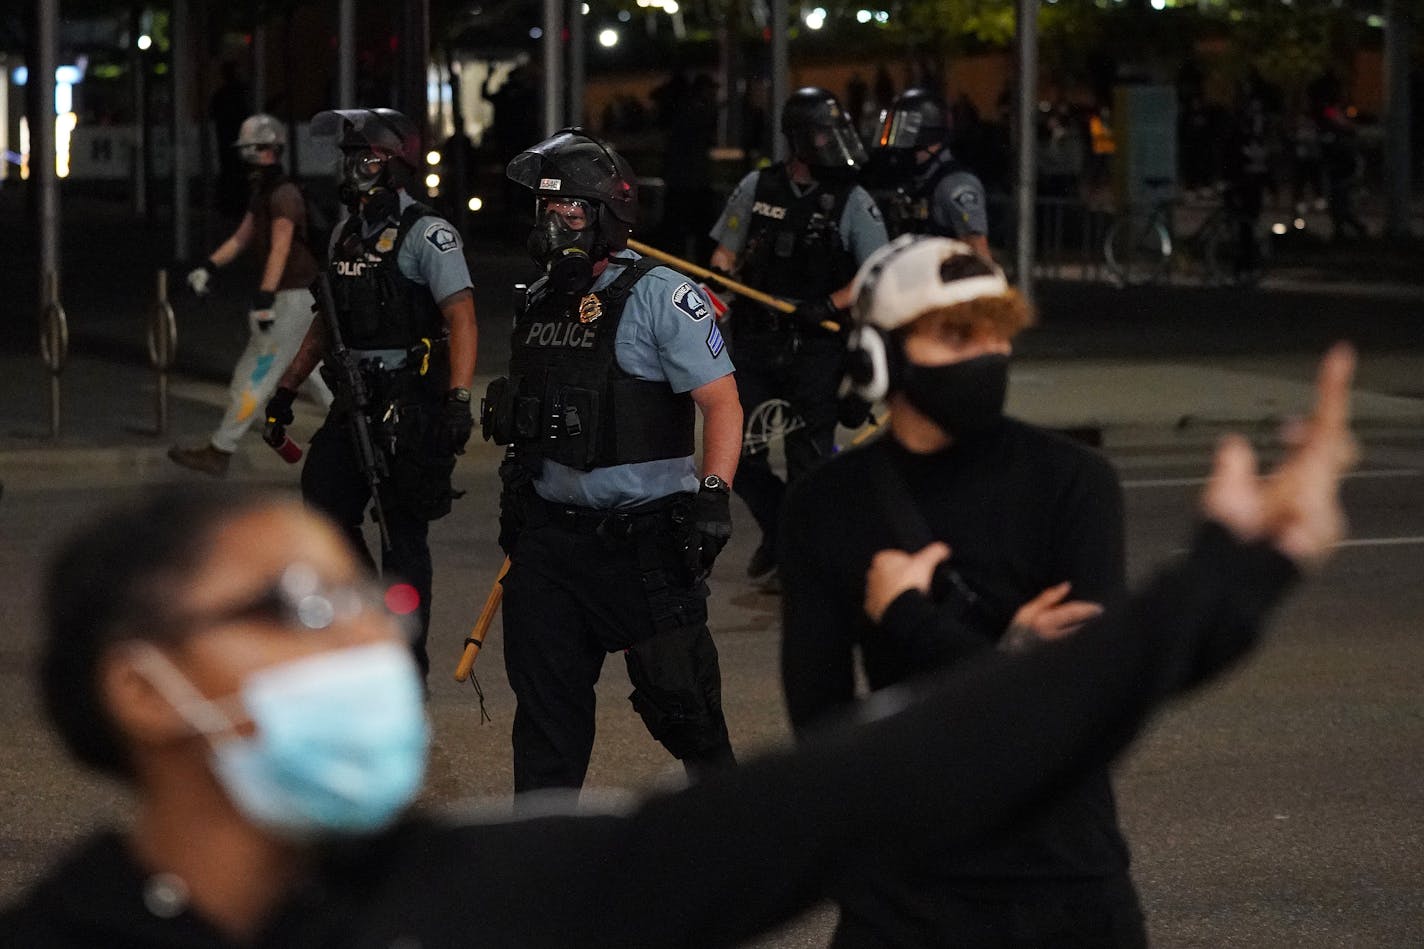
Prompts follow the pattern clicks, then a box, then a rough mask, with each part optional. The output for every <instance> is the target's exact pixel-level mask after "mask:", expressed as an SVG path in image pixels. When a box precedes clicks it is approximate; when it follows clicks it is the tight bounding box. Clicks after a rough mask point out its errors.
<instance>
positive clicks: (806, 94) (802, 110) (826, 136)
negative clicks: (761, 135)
mask: <svg viewBox="0 0 1424 949" xmlns="http://www.w3.org/2000/svg"><path fill="white" fill-rule="evenodd" d="M781 131H782V133H783V134H784V135H785V136H786V139H787V142H788V143H789V145H790V147H791V154H792V155H793V156H794V157H795V158H797V159H799V160H801V161H803V162H805V163H806V164H807V165H808V166H810V168H811V169H812V171H813V173H814V174H816V175H817V177H822V176H824V175H826V174H827V173H840V174H845V173H847V172H849V173H854V172H855V171H857V170H859V169H860V168H861V167H862V166H863V165H864V164H865V159H866V156H865V146H864V145H862V144H861V141H860V136H859V135H857V134H856V132H855V125H854V124H853V123H852V122H851V118H850V116H849V115H847V114H846V111H845V109H843V108H841V104H840V102H839V100H837V99H836V97H835V96H834V95H832V94H831V93H830V92H827V91H826V90H825V89H821V88H818V87H816V86H807V87H805V88H804V89H797V90H796V91H795V92H793V93H792V94H791V98H789V99H787V100H786V104H785V105H783V106H782V107H781Z"/></svg>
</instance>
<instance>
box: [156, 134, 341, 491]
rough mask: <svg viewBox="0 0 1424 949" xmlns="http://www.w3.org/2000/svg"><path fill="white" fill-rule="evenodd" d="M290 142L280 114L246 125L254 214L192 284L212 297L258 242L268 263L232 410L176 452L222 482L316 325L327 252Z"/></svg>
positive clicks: (242, 143) (173, 454) (319, 392)
mask: <svg viewBox="0 0 1424 949" xmlns="http://www.w3.org/2000/svg"><path fill="white" fill-rule="evenodd" d="M286 144H287V130H286V128H285V127H284V126H283V125H282V123H281V122H280V121H278V120H277V119H276V118H274V117H273V116H270V115H264V114H260V113H259V114H257V115H253V116H249V117H248V118H247V119H246V120H245V121H244V122H243V123H242V127H241V128H240V129H239V130H238V135H237V141H235V142H233V147H234V148H236V149H237V150H238V153H239V155H240V156H241V158H242V160H243V162H244V163H246V165H247V168H248V179H249V181H250V182H251V198H250V200H249V201H248V205H247V213H246V214H245V215H244V216H243V218H242V222H241V223H240V224H238V226H237V230H236V231H234V232H233V234H232V236H231V237H229V238H228V239H227V240H226V241H224V242H223V243H222V246H220V247H219V248H218V249H217V250H215V251H213V253H212V256H210V257H209V258H208V259H207V260H204V261H203V262H202V263H201V264H199V265H198V266H197V267H195V268H193V270H191V271H190V272H189V273H188V286H189V287H190V288H191V289H192V291H193V292H194V293H195V294H197V295H198V296H206V295H207V293H208V290H209V284H210V283H211V282H212V277H213V274H214V272H215V271H216V270H217V269H218V268H219V267H225V266H227V265H228V264H229V263H231V262H232V261H233V260H234V259H235V258H236V257H237V256H238V255H239V254H241V253H242V252H243V251H244V250H245V249H246V248H247V247H248V246H249V245H252V244H255V246H256V247H257V250H258V252H259V253H260V254H262V255H263V257H264V258H265V263H264V265H263V269H262V282H261V284H260V285H259V289H258V291H257V293H256V294H255V295H254V296H253V298H252V306H251V309H249V311H248V314H247V322H248V337H247V348H246V349H245V350H243V352H242V356H241V357H239V359H238V361H237V365H236V366H235V367H233V370H232V384H231V386H230V388H229V391H228V406H227V412H226V413H224V415H223V418H222V421H221V422H220V423H219V424H218V427H217V430H216V431H214V432H213V434H212V437H211V438H210V439H209V440H208V442H207V444H204V445H201V446H198V447H195V448H181V447H179V446H177V445H174V446H173V447H172V448H170V449H168V457H169V458H171V459H172V460H173V461H174V462H176V463H178V464H180V465H182V466H183V467H185V468H192V469H193V470H195V471H201V472H203V473H205V474H210V475H213V476H214V477H219V478H221V477H223V476H224V475H226V474H227V469H228V464H229V462H231V460H232V453H233V452H235V451H236V450H237V443H238V440H239V439H241V438H242V436H243V433H245V432H246V431H247V429H248V428H249V427H251V425H252V422H253V420H254V419H256V418H257V412H258V409H260V408H261V407H262V405H263V404H264V403H266V401H267V399H268V398H269V397H270V396H271V395H272V391H273V390H274V389H275V388H276V386H277V377H278V376H279V375H280V374H281V372H282V370H283V369H284V368H285V367H286V366H287V364H288V363H290V362H291V361H292V357H293V356H294V355H296V352H297V347H298V346H300V345H301V343H302V338H303V337H304V336H306V332H307V327H309V326H310V325H311V321H312V295H311V291H310V290H309V289H308V288H309V287H310V286H311V282H312V278H314V277H315V276H316V271H317V262H316V256H315V254H316V253H317V252H319V249H314V248H312V247H311V245H310V243H309V242H308V226H309V224H310V222H308V221H307V216H306V202H305V201H304V199H303V198H302V193H301V190H300V189H299V188H298V187H297V185H296V183H295V182H293V181H292V179H291V178H290V177H288V176H287V175H286V174H285V173H284V172H283V171H282V150H283V149H284V148H285V147H286ZM306 387H307V389H308V394H309V395H310V396H311V397H312V398H314V399H316V400H317V401H318V402H320V403H321V404H322V405H323V406H328V407H329V406H330V405H331V390H330V389H328V388H327V386H326V383H325V382H323V381H322V380H321V377H320V376H312V377H311V378H309V379H308V380H307V381H306Z"/></svg>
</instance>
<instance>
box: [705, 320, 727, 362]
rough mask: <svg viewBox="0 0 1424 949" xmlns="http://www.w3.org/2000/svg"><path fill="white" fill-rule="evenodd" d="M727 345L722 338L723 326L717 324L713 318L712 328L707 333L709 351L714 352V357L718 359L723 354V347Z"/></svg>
mask: <svg viewBox="0 0 1424 949" xmlns="http://www.w3.org/2000/svg"><path fill="white" fill-rule="evenodd" d="M725 346H726V343H725V342H724V341H723V340H722V328H721V327H720V326H718V325H717V321H716V320H713V321H712V329H711V331H710V332H708V334H707V351H708V352H709V353H711V354H712V358H713V359H716V358H717V357H718V356H720V355H722V349H723V348H724V347H725Z"/></svg>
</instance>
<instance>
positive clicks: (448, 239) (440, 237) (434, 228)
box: [424, 221, 460, 254]
mask: <svg viewBox="0 0 1424 949" xmlns="http://www.w3.org/2000/svg"><path fill="white" fill-rule="evenodd" d="M424 236H425V239H426V240H427V241H429V242H430V245H431V246H432V247H434V248H435V249H436V250H438V251H440V253H442V254H448V253H450V251H452V250H454V249H455V248H457V247H459V246H460V238H459V236H458V235H457V234H456V233H455V229H454V228H452V227H451V226H450V225H449V224H446V223H445V222H444V221H434V222H432V223H431V224H430V226H429V227H427V228H426V229H425V235H424Z"/></svg>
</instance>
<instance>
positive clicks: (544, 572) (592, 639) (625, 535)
mask: <svg viewBox="0 0 1424 949" xmlns="http://www.w3.org/2000/svg"><path fill="white" fill-rule="evenodd" d="M674 497H675V498H681V499H683V500H684V501H685V500H686V499H687V498H688V497H689V496H687V495H678V496H674ZM671 500H672V499H664V500H663V501H662V502H655V503H654V504H653V505H650V506H644V508H642V509H639V513H635V514H629V515H614V514H612V513H611V512H599V511H591V510H588V509H585V508H561V507H557V506H555V505H550V504H547V503H545V502H543V501H539V500H532V501H530V502H529V510H528V515H527V519H526V522H525V524H524V527H523V529H522V530H521V531H520V534H519V540H518V544H517V546H516V547H515V551H514V555H513V557H512V558H511V561H512V563H511V566H510V569H509V572H508V573H507V574H506V575H505V578H504V665H505V670H506V672H507V674H508V677H509V684H510V686H511V687H512V688H513V690H514V695H515V698H516V699H517V700H518V707H517V709H516V710H515V713H514V732H513V741H514V790H515V791H516V792H524V791H532V790H536V789H539V788H578V787H581V786H582V785H583V781H584V776H585V774H586V773H587V771H588V761H589V756H590V755H591V754H592V752H593V737H594V707H595V694H594V685H595V684H596V683H597V682H598V677H599V674H600V672H601V671H602V668H603V659H604V657H605V656H606V655H607V654H608V653H610V652H615V651H619V650H621V651H622V652H623V658H624V661H625V662H626V663H627V667H628V678H629V679H630V680H631V681H632V683H633V694H632V696H630V699H631V701H632V703H633V707H634V709H636V710H637V712H638V714H639V715H640V716H641V717H642V719H643V723H644V725H646V726H647V729H648V732H649V733H650V734H651V735H652V736H653V737H654V738H656V739H657V740H658V741H660V742H661V743H662V744H663V745H664V746H665V747H666V748H667V749H668V751H670V752H671V753H672V754H673V756H674V757H676V758H678V759H680V760H681V761H682V762H683V764H684V765H685V766H686V767H687V769H688V771H689V773H693V772H695V771H696V770H698V769H709V768H714V767H718V766H722V765H729V764H732V763H734V761H735V759H734V758H733V755H732V746H731V743H730V741H729V740H728V737H727V723H726V720H725V719H724V718H723V716H722V685H721V672H720V670H719V668H718V665H717V647H716V646H715V645H714V644H713V642H712V636H711V634H710V633H709V632H708V630H707V586H706V584H705V583H703V582H702V581H701V580H700V579H694V578H693V577H692V575H691V572H690V569H689V568H688V566H687V562H686V559H685V556H684V555H683V553H682V551H681V543H680V536H679V535H680V534H681V530H680V528H679V526H678V525H677V524H674V523H673V514H672V510H671V508H670V502H671ZM649 508H651V510H650V509H649Z"/></svg>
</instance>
